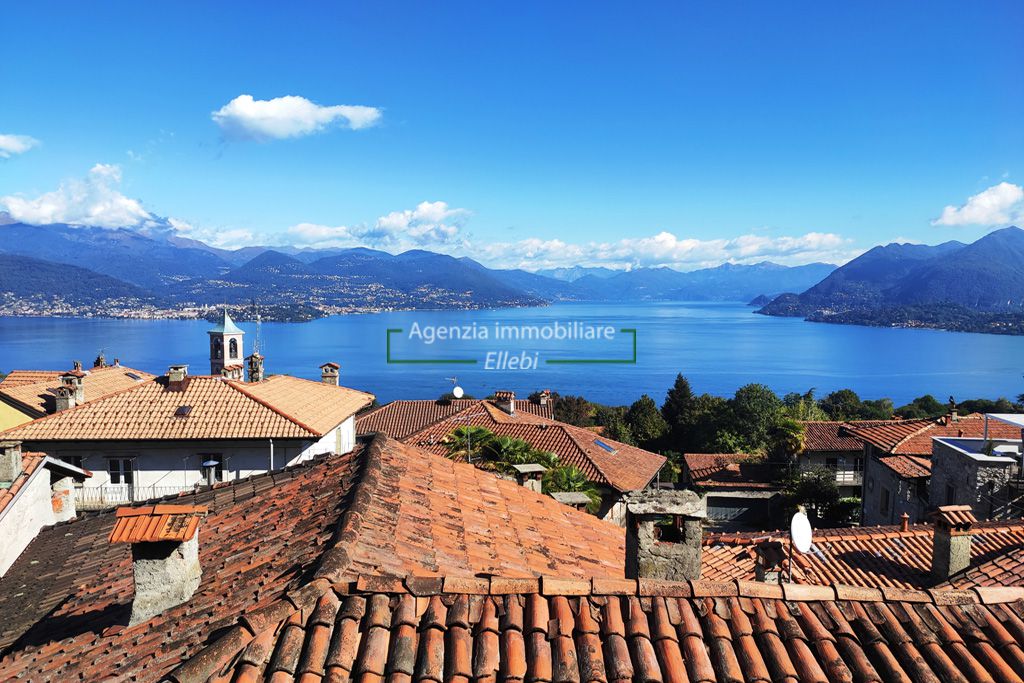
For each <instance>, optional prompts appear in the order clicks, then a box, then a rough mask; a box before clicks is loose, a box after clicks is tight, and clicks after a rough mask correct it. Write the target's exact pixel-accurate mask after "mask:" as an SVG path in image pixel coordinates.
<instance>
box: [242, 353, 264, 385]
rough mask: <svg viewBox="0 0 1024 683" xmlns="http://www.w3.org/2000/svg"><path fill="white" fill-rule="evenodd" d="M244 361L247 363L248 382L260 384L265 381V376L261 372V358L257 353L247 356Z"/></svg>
mask: <svg viewBox="0 0 1024 683" xmlns="http://www.w3.org/2000/svg"><path fill="white" fill-rule="evenodd" d="M246 360H248V361H249V381H250V382H262V381H263V380H264V379H266V375H265V374H264V371H263V356H261V355H260V354H258V353H254V354H252V355H251V356H249V357H248V358H247V359H246Z"/></svg>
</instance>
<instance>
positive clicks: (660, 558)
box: [626, 489, 707, 581]
mask: <svg viewBox="0 0 1024 683" xmlns="http://www.w3.org/2000/svg"><path fill="white" fill-rule="evenodd" d="M665 517H672V518H673V520H674V524H673V526H672V527H670V528H668V529H667V530H663V529H662V528H660V527H659V526H658V522H659V521H661V520H662V519H664V518H665ZM705 517H707V503H706V501H705V499H704V498H702V497H701V496H699V495H697V493H695V492H694V491H665V490H654V489H651V490H645V491H637V492H634V493H631V494H629V495H628V496H627V497H626V576H627V577H629V578H647V579H667V580H670V581H686V580H690V579H699V578H700V560H701V546H702V543H703V530H702V528H701V520H703V519H704V518H705Z"/></svg>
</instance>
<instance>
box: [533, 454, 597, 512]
mask: <svg viewBox="0 0 1024 683" xmlns="http://www.w3.org/2000/svg"><path fill="white" fill-rule="evenodd" d="M541 486H542V490H543V491H544V493H558V492H574V493H583V494H585V495H586V496H587V498H589V499H590V504H589V505H587V511H588V512H591V513H594V512H597V511H598V510H599V509H600V507H601V494H600V493H599V492H598V490H597V487H596V486H594V484H593V482H591V481H590V480H588V479H587V477H586V475H585V474H583V472H581V471H580V470H579V468H577V467H576V466H574V465H559V466H558V467H555V468H552V469H549V470H548V471H547V472H545V473H544V479H543V481H542V482H541Z"/></svg>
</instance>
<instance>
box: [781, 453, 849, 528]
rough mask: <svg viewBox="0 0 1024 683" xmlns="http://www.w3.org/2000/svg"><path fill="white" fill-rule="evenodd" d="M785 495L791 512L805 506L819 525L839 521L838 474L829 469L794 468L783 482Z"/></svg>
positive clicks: (820, 467) (822, 467)
mask: <svg viewBox="0 0 1024 683" xmlns="http://www.w3.org/2000/svg"><path fill="white" fill-rule="evenodd" d="M783 495H784V497H785V501H786V504H787V506H788V507H789V508H790V509H791V510H795V509H796V506H798V505H803V506H805V507H806V508H807V514H808V516H809V517H811V519H812V520H815V521H817V522H818V523H825V524H834V523H835V522H837V521H838V520H837V519H836V516H837V514H838V512H839V510H838V509H837V508H838V503H839V488H838V487H837V486H836V473H835V472H833V471H832V470H830V469H829V468H827V467H824V466H818V467H811V468H808V469H804V470H799V469H797V468H792V469H791V474H790V475H789V476H788V477H786V479H785V480H784V481H783Z"/></svg>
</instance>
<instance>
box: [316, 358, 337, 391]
mask: <svg viewBox="0 0 1024 683" xmlns="http://www.w3.org/2000/svg"><path fill="white" fill-rule="evenodd" d="M340 371H341V366H340V365H338V364H337V363H324V364H323V365H321V366H320V381H321V382H322V383H324V384H329V385H331V386H332V387H336V386H338V375H339V373H340Z"/></svg>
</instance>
